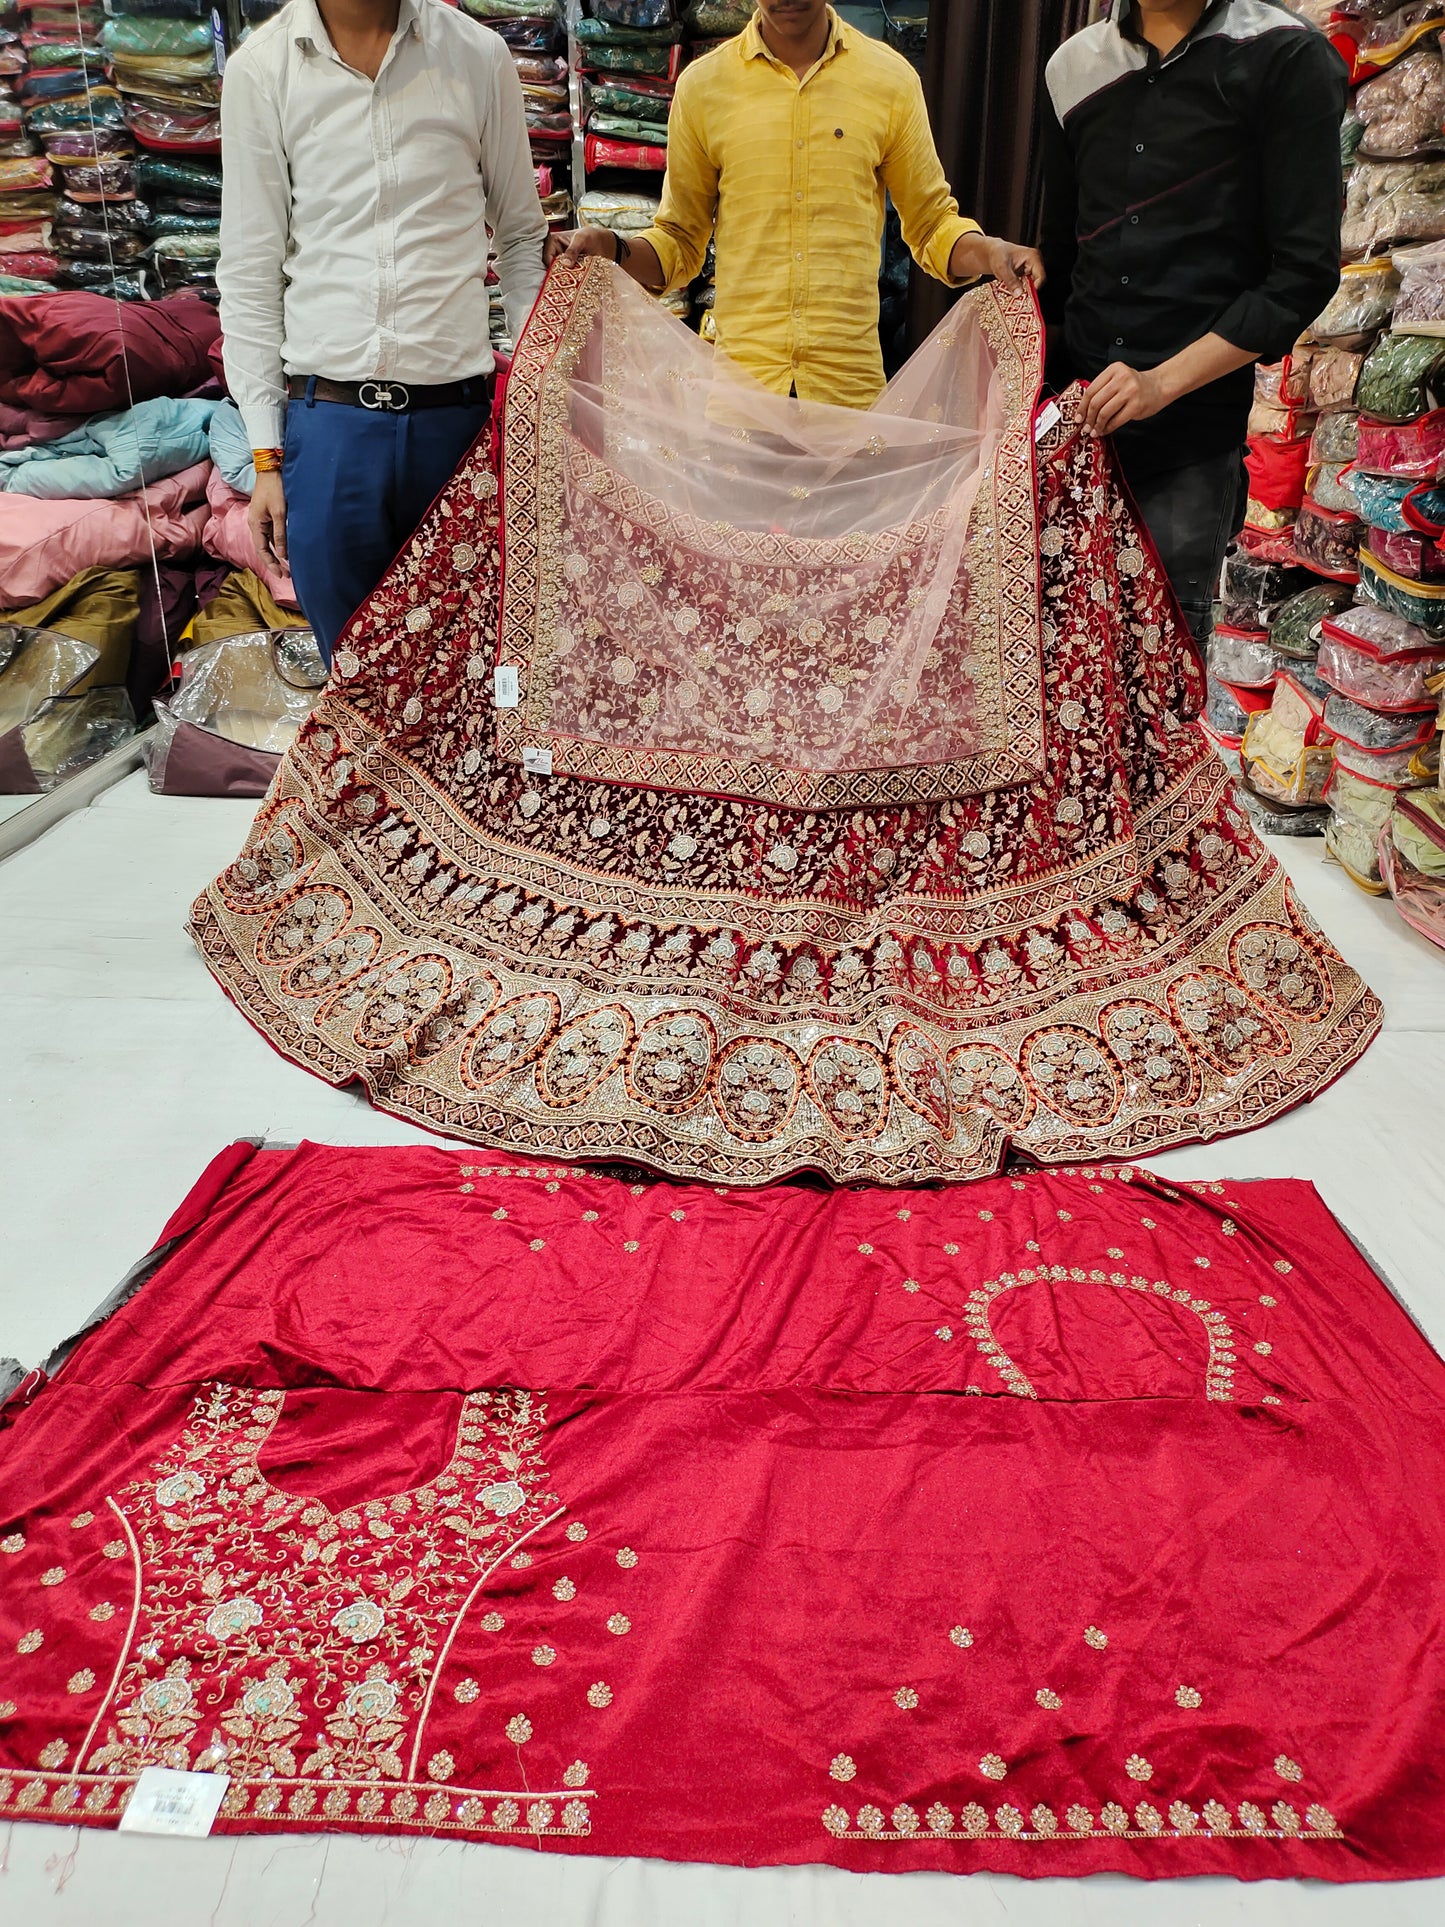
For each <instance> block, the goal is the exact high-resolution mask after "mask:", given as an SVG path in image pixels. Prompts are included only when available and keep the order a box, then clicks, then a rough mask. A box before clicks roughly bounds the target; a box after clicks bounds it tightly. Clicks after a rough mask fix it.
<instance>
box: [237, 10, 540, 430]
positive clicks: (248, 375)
mask: <svg viewBox="0 0 1445 1927" xmlns="http://www.w3.org/2000/svg"><path fill="white" fill-rule="evenodd" d="M221 137H222V148H223V154H224V164H225V172H224V183H223V186H222V193H221V259H220V264H219V266H218V268H217V272H216V280H217V283H218V285H219V287H220V292H221V327H222V330H223V333H224V336H225V355H226V380H227V383H228V384H229V386H230V389H231V393H232V395H233V396H234V397H235V399H236V402H237V405H238V406H239V408H240V410H241V415H242V419H243V420H244V421H245V424H246V432H247V434H248V435H249V437H250V441H251V446H252V447H253V448H277V447H279V446H280V445H281V440H282V423H283V419H284V410H285V402H286V377H287V376H288V375H321V376H324V377H325V378H327V379H328V380H331V381H366V380H369V379H371V378H372V377H373V376H378V377H380V376H391V377H392V378H393V379H395V380H399V381H404V382H407V381H409V382H416V383H419V384H427V383H434V382H450V381H463V380H466V379H467V378H468V377H469V376H472V375H479V374H485V373H488V372H489V371H490V370H491V368H492V366H493V359H492V348H491V334H490V328H489V307H490V303H489V299H488V295H487V288H486V274H487V253H488V240H487V228H488V227H490V228H491V230H492V236H493V240H492V246H493V247H494V248H495V250H496V255H497V272H498V274H499V276H500V279H501V283H502V299H503V302H504V304H505V307H506V311H507V318H508V320H509V322H510V323H511V327H512V332H513V335H514V336H515V335H517V334H520V332H521V329H522V326H523V324H524V322H525V321H526V319H527V316H528V314H529V313H530V312H531V308H532V303H533V302H534V301H535V300H536V298H537V290H538V289H539V288H540V287H541V285H542V246H543V242H544V241H545V239H546V234H547V223H546V219H545V217H544V215H543V213H542V207H541V203H540V202H539V200H538V199H537V181H536V175H535V173H534V171H533V166H532V157H531V153H530V150H529V148H528V145H527V126H526V116H525V113H524V110H523V105H522V88H521V82H520V81H519V80H518V78H517V70H516V68H515V66H514V65H513V64H512V57H511V55H510V53H509V52H508V50H507V47H506V44H505V42H504V41H503V40H502V39H501V37H500V36H499V35H498V34H494V33H493V32H491V30H490V29H489V28H487V27H483V26H481V25H479V23H478V22H477V21H475V20H471V19H469V18H468V17H467V15H466V14H464V13H459V12H457V11H456V10H455V9H453V8H451V7H448V6H446V5H444V4H443V0H401V15H400V18H399V20H398V22H397V29H396V32H395V34H394V35H393V36H392V41H391V45H390V46H389V47H388V48H387V50H386V57H385V58H384V60H383V61H382V63H381V68H380V71H379V72H378V74H377V76H376V79H375V81H370V80H368V79H367V78H366V76H365V75H364V74H360V73H357V72H356V71H355V70H354V69H353V68H351V67H348V66H346V65H345V64H344V63H343V62H342V60H341V58H340V57H339V55H338V54H337V53H336V50H335V49H334V48H333V46H332V45H331V42H330V40H329V38H328V37H327V33H326V28H325V27H324V25H323V24H322V20H321V15H320V13H319V12H318V11H317V8H316V5H315V0H290V4H289V5H288V6H286V7H284V8H283V9H282V11H281V12H280V13H278V14H276V15H275V16H274V17H273V18H272V19H270V20H268V21H267V22H266V24H265V25H264V26H263V27H260V28H258V29H257V31H256V32H255V33H254V34H253V35H252V36H251V38H250V39H249V40H247V41H246V43H245V44H244V46H242V47H240V48H239V49H238V50H237V52H236V53H234V54H233V55H232V56H231V58H230V60H229V61H228V62H227V63H226V81H225V86H224V87H223V89H222V98H221Z"/></svg>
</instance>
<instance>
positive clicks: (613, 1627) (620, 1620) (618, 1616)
mask: <svg viewBox="0 0 1445 1927" xmlns="http://www.w3.org/2000/svg"><path fill="white" fill-rule="evenodd" d="M607 1630H608V1632H609V1633H616V1634H617V1636H618V1638H619V1639H620V1638H621V1636H622V1635H623V1634H624V1633H630V1632H631V1631H632V1621H631V1620H630V1619H629V1618H628V1617H627V1614H626V1613H613V1615H612V1617H611V1618H610V1619H609V1620H608V1622H607Z"/></svg>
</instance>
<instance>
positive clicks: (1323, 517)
mask: <svg viewBox="0 0 1445 1927" xmlns="http://www.w3.org/2000/svg"><path fill="white" fill-rule="evenodd" d="M1363 533H1364V524H1363V523H1362V522H1361V521H1360V520H1359V518H1358V516H1354V515H1342V514H1338V513H1337V512H1336V511H1335V510H1333V509H1327V508H1321V507H1320V505H1319V503H1318V502H1313V501H1311V500H1310V499H1309V497H1308V496H1306V498H1305V501H1304V504H1303V506H1302V507H1301V509H1300V512H1299V516H1298V518H1297V519H1296V521H1295V525H1294V553H1295V560H1296V561H1297V562H1302V563H1303V564H1304V566H1305V568H1307V569H1313V570H1314V572H1315V574H1316V575H1327V576H1329V577H1330V578H1331V579H1332V580H1333V581H1335V582H1358V580H1359V577H1360V561H1359V558H1360V537H1361V536H1362V535H1363Z"/></svg>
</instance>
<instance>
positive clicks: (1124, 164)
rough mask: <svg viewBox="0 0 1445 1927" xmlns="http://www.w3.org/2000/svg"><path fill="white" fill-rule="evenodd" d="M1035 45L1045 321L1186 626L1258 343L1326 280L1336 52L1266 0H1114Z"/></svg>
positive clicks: (1335, 256) (1335, 230)
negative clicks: (1046, 55)
mask: <svg viewBox="0 0 1445 1927" xmlns="http://www.w3.org/2000/svg"><path fill="white" fill-rule="evenodd" d="M1112 15H1113V17H1112V18H1110V19H1107V20H1102V21H1100V22H1098V23H1097V24H1096V25H1095V26H1092V27H1086V28H1085V29H1084V31H1083V32H1082V33H1079V34H1076V35H1075V36H1074V37H1073V38H1072V39H1071V40H1068V41H1066V42H1065V43H1064V45H1063V46H1062V47H1060V48H1059V50H1058V52H1057V53H1056V54H1055V55H1054V56H1053V58H1052V59H1051V60H1050V62H1049V65H1048V70H1047V76H1046V84H1047V93H1048V98H1047V101H1046V103H1045V108H1044V148H1045V152H1044V164H1045V176H1044V231H1043V239H1042V252H1043V257H1044V266H1045V268H1046V270H1047V279H1046V280H1045V283H1044V289H1043V297H1042V298H1043V304H1044V314H1045V319H1046V320H1048V321H1050V322H1062V324H1063V342H1062V344H1061V345H1062V348H1063V351H1064V356H1063V358H1064V364H1065V367H1066V369H1067V372H1068V373H1070V374H1072V375H1077V376H1082V377H1083V378H1084V379H1086V380H1087V381H1088V382H1089V394H1088V403H1087V412H1086V420H1087V423H1088V425H1089V427H1090V429H1091V430H1092V431H1093V432H1094V433H1096V434H1100V435H1112V436H1114V438H1115V443H1114V445H1115V449H1116V451H1117V453H1118V455H1119V457H1120V460H1121V461H1122V463H1123V468H1124V474H1125V476H1126V478H1127V480H1128V482H1129V485H1130V487H1131V488H1132V490H1133V493H1134V497H1135V500H1136V501H1137V503H1138V506H1139V509H1140V512H1141V513H1142V515H1143V517H1144V520H1145V522H1146V523H1147V525H1148V527H1149V532H1150V534H1151V535H1152V536H1153V538H1154V543H1155V547H1156V548H1157V549H1158V551H1159V555H1160V560H1161V561H1162V562H1163V564H1164V567H1165V569H1166V571H1167V572H1168V574H1169V577H1170V580H1171V581H1172V582H1173V584H1174V588H1175V592H1176V593H1177V595H1178V597H1179V600H1180V602H1181V603H1182V604H1183V606H1184V612H1185V614H1186V616H1187V617H1188V619H1189V624H1190V627H1191V628H1192V629H1193V631H1194V633H1195V635H1196V636H1198V637H1199V638H1200V639H1201V640H1202V639H1203V637H1204V636H1205V635H1206V634H1207V632H1208V626H1209V612H1210V602H1211V599H1212V597H1213V594H1214V585H1215V579H1216V577H1217V576H1218V573H1219V564H1220V561H1221V559H1222V557H1223V554H1224V549H1225V545H1226V544H1227V543H1228V541H1229V539H1230V537H1231V536H1232V535H1233V534H1234V533H1235V532H1236V530H1237V529H1238V527H1239V524H1240V521H1241V520H1242V519H1243V512H1244V502H1245V488H1244V477H1243V469H1242V465H1241V460H1240V456H1241V451H1242V445H1243V442H1244V436H1245V423H1246V420H1247V418H1248V415H1249V407H1250V398H1251V394H1252V391H1253V374H1252V366H1253V363H1254V362H1255V361H1258V360H1263V361H1277V360H1278V359H1279V358H1280V357H1281V356H1282V355H1284V354H1286V353H1287V352H1288V351H1289V349H1290V348H1291V347H1292V346H1293V344H1294V342H1295V340H1296V339H1297V337H1298V336H1299V335H1300V334H1301V332H1302V331H1303V330H1304V329H1305V328H1306V327H1308V325H1309V324H1310V322H1311V321H1313V320H1314V318H1315V316H1316V315H1317V314H1318V313H1319V312H1320V310H1321V309H1322V308H1323V307H1324V305H1325V303H1326V301H1328V299H1329V297H1330V295H1331V294H1332V293H1333V292H1334V290H1335V287H1336V285H1337V284H1338V281H1339V266H1340V203H1341V198H1342V197H1341V179H1340V118H1341V115H1342V114H1343V112H1344V107H1345V93H1346V74H1345V67H1344V62H1343V61H1342V60H1341V59H1340V57H1339V55H1338V54H1337V53H1336V52H1335V50H1334V48H1333V47H1331V46H1330V44H1329V42H1328V41H1327V40H1326V39H1325V38H1324V36H1323V35H1322V34H1320V33H1318V32H1317V31H1316V30H1315V29H1314V28H1313V27H1311V26H1309V25H1308V24H1307V23H1306V22H1305V21H1303V20H1301V19H1300V18H1299V17H1298V15H1296V14H1294V13H1291V12H1290V11H1289V10H1288V9H1287V8H1285V7H1283V6H1277V5H1272V4H1269V0H1115V4H1114V6H1113V9H1112Z"/></svg>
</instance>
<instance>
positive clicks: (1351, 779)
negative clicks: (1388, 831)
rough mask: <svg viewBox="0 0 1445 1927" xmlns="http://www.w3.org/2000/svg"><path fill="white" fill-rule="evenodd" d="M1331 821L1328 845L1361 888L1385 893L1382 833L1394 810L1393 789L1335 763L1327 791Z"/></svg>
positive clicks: (1336, 859)
mask: <svg viewBox="0 0 1445 1927" xmlns="http://www.w3.org/2000/svg"><path fill="white" fill-rule="evenodd" d="M1328 802H1329V805H1330V820H1329V823H1328V825H1327V826H1326V829H1325V848H1326V849H1327V850H1328V851H1329V853H1330V855H1331V856H1333V857H1334V859H1335V861H1336V862H1337V863H1339V864H1340V865H1341V867H1342V868H1343V869H1344V870H1345V872H1346V873H1347V874H1348V875H1349V877H1350V878H1351V879H1352V881H1354V882H1355V883H1358V884H1359V886H1360V888H1361V889H1362V890H1368V891H1370V892H1371V893H1372V894H1373V895H1375V896H1381V895H1383V894H1384V889H1385V886H1384V884H1383V883H1382V882H1381V881H1380V864H1379V845H1380V836H1381V832H1382V831H1383V830H1384V828H1385V826H1386V824H1387V823H1388V822H1389V820H1390V814H1391V811H1392V810H1393V809H1394V805H1395V796H1394V792H1393V790H1390V789H1382V788H1381V787H1380V786H1379V785H1378V784H1376V783H1371V782H1368V781H1365V780H1362V779H1361V778H1359V777H1357V776H1354V775H1352V774H1351V772H1350V771H1349V770H1346V769H1344V768H1342V767H1339V766H1336V768H1335V771H1334V773H1333V775H1332V777H1331V779H1330V786H1329V792H1328Z"/></svg>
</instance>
